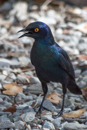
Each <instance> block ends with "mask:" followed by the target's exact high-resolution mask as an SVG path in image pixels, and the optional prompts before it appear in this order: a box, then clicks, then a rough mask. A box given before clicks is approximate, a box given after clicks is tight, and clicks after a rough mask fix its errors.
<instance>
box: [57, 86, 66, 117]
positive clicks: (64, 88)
mask: <svg viewBox="0 0 87 130" xmlns="http://www.w3.org/2000/svg"><path fill="white" fill-rule="evenodd" d="M65 94H66V87H65V86H64V85H63V101H62V108H61V110H60V112H59V113H58V116H61V115H62V114H63V110H64V102H65Z"/></svg>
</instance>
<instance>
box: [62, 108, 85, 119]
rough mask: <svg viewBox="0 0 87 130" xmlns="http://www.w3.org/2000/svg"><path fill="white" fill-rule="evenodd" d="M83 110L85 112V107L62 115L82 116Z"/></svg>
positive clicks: (65, 116)
mask: <svg viewBox="0 0 87 130" xmlns="http://www.w3.org/2000/svg"><path fill="white" fill-rule="evenodd" d="M85 112H86V110H85V109H79V110H77V111H72V112H69V113H64V114H63V115H62V116H63V117H64V118H77V117H79V116H82V115H83V114H84V113H85Z"/></svg>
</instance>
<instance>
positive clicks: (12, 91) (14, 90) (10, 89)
mask: <svg viewBox="0 0 87 130" xmlns="http://www.w3.org/2000/svg"><path fill="white" fill-rule="evenodd" d="M3 88H5V89H6V90H5V91H3V93H4V94H7V95H16V94H18V93H19V92H23V88H22V87H21V86H20V85H18V84H14V83H7V84H4V85H3Z"/></svg>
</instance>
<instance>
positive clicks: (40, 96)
mask: <svg viewBox="0 0 87 130" xmlns="http://www.w3.org/2000/svg"><path fill="white" fill-rule="evenodd" d="M41 95H43V93H41V94H40V95H39V96H38V98H37V100H36V103H35V105H34V108H35V106H36V105H37V103H38V99H39V98H40V97H41Z"/></svg>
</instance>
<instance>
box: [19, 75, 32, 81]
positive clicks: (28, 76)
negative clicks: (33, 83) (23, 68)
mask: <svg viewBox="0 0 87 130" xmlns="http://www.w3.org/2000/svg"><path fill="white" fill-rule="evenodd" d="M20 75H22V76H24V77H26V80H27V82H28V83H30V80H29V79H30V78H31V76H30V75H26V74H25V73H21V74H20Z"/></svg>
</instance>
